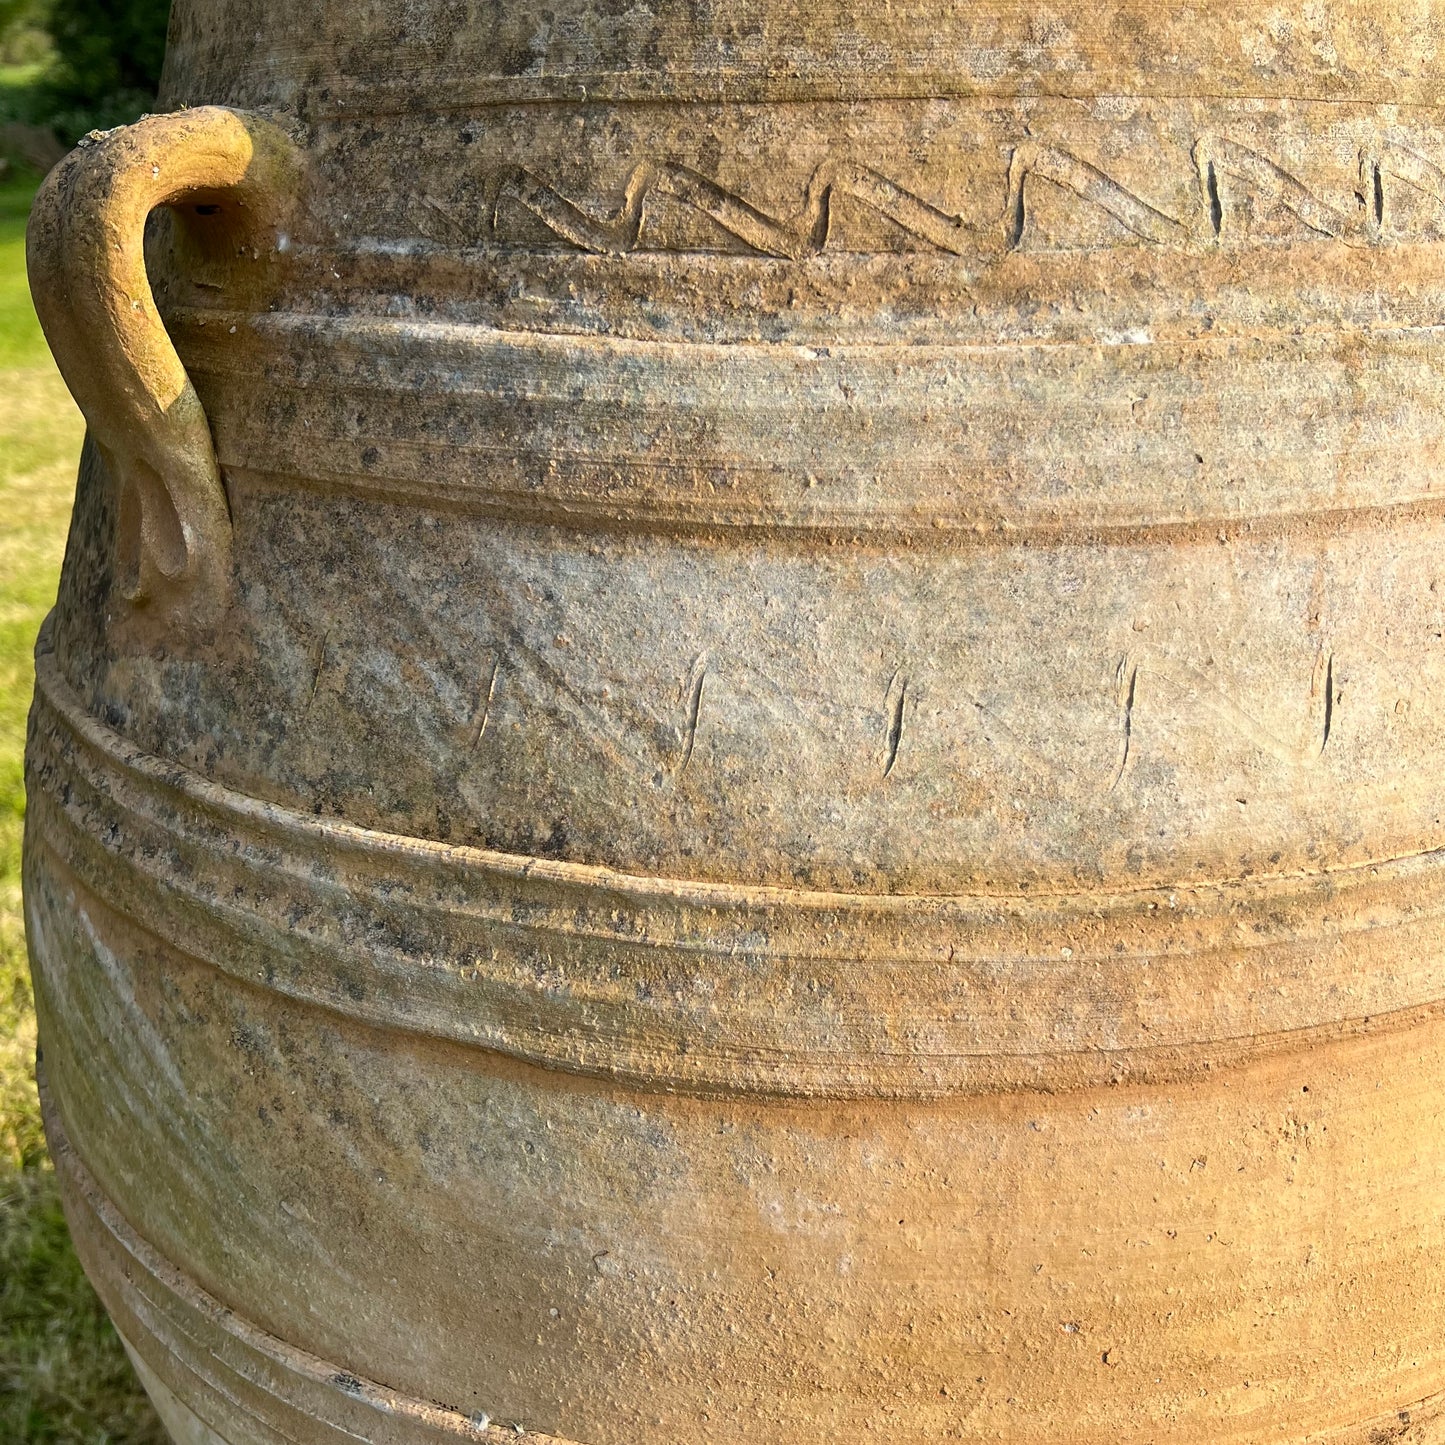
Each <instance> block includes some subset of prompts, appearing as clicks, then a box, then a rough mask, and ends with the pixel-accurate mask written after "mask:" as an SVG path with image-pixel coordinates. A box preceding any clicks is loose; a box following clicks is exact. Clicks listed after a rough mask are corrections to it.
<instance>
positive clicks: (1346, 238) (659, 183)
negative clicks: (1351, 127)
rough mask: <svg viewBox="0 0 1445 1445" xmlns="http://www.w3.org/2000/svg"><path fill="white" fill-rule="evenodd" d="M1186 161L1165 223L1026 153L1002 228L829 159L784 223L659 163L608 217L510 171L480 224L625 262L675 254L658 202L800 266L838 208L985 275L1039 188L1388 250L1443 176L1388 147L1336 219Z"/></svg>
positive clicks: (1151, 221)
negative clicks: (1286, 226)
mask: <svg viewBox="0 0 1445 1445" xmlns="http://www.w3.org/2000/svg"><path fill="white" fill-rule="evenodd" d="M1191 159H1192V162H1193V167H1194V177H1193V181H1194V185H1193V191H1194V194H1195V196H1196V197H1197V200H1196V204H1195V206H1194V208H1193V210H1192V211H1191V212H1190V213H1189V214H1187V215H1171V214H1170V213H1169V212H1168V211H1166V210H1164V209H1163V208H1161V207H1160V206H1156V205H1154V204H1152V203H1151V202H1150V201H1148V200H1146V199H1144V198H1143V197H1141V196H1139V195H1137V194H1135V193H1134V192H1133V191H1132V190H1130V189H1129V188H1128V187H1126V186H1124V185H1122V184H1120V183H1119V182H1118V181H1117V180H1115V179H1114V178H1113V177H1111V176H1110V175H1108V174H1107V173H1106V172H1105V171H1103V170H1101V169H1099V167H1097V166H1096V165H1094V164H1093V163H1092V162H1090V161H1088V160H1085V159H1084V158H1082V157H1081V156H1078V155H1075V154H1074V153H1073V152H1071V151H1069V150H1066V149H1064V148H1062V147H1060V146H1057V145H1053V144H1049V143H1047V142H1044V141H1039V140H1034V139H1029V140H1026V141H1024V142H1023V143H1021V144H1020V145H1018V146H1017V147H1015V149H1014V150H1013V153H1012V156H1011V158H1010V161H1009V165H1008V173H1007V192H1006V199H1005V203H1004V207H1003V212H1002V214H1001V215H999V216H995V217H991V218H986V219H983V220H977V221H976V220H971V219H970V218H969V217H967V216H965V215H962V214H958V213H954V212H949V211H946V210H944V209H942V208H941V207H939V206H938V205H935V204H934V203H933V202H932V201H930V200H928V199H926V198H925V197H923V196H920V195H918V194H917V193H916V192H914V191H911V190H909V189H907V188H906V187H904V186H902V185H900V184H899V183H898V182H897V181H894V180H892V179H891V178H890V177H889V176H887V175H885V174H884V173H883V172H882V171H879V170H877V169H875V168H874V167H872V166H869V165H865V164H862V163H859V162H857V161H853V160H847V159H842V158H830V159H829V160H827V161H825V162H824V163H823V164H822V165H820V166H819V167H818V168H817V169H816V170H815V171H814V172H813V174H812V176H811V177H810V178H809V180H808V183H807V186H806V188H805V190H804V193H803V197H802V203H801V205H800V207H799V208H798V209H797V211H795V212H794V213H792V214H791V215H772V214H770V213H769V212H768V211H766V210H763V209H762V208H761V207H759V206H756V205H754V204H753V203H752V202H751V201H749V200H748V199H747V198H746V197H745V196H743V195H741V194H739V193H738V192H737V191H734V190H730V189H728V188H727V187H726V186H723V185H720V184H719V183H718V182H717V181H715V180H712V179H710V178H709V177H707V176H705V175H703V174H702V173H701V172H699V171H697V170H695V169H693V168H692V167H691V166H688V165H685V164H683V163H681V162H679V161H672V160H668V161H661V162H653V161H644V162H642V163H641V164H639V165H637V166H636V167H634V168H633V170H632V172H631V174H630V176H629V177H628V180H627V182H626V185H625V187H624V189H623V194H622V200H621V203H620V204H619V205H618V206H617V207H616V208H615V209H613V210H611V211H606V210H602V209H600V208H598V207H597V206H595V205H587V204H584V203H583V202H581V201H578V200H574V199H572V198H571V197H569V196H567V195H564V194H563V193H562V192H561V191H560V190H558V189H557V188H556V187H555V186H553V185H551V184H550V183H548V182H547V181H546V180H544V179H542V178H540V177H539V176H538V175H536V174H535V173H534V172H533V171H531V170H528V169H526V168H523V167H517V168H515V169H512V170H509V171H506V172H504V173H502V174H500V175H499V176H496V177H494V178H493V182H492V197H491V202H490V206H489V210H490V217H489V219H490V222H491V230H492V234H493V236H494V237H497V238H498V239H504V238H503V237H502V235H501V232H502V222H501V215H502V212H503V210H504V209H505V207H506V205H507V203H508V202H512V203H515V204H517V205H520V206H521V207H522V208H523V209H524V210H525V211H527V212H529V213H530V214H531V215H532V216H534V217H535V218H536V219H537V220H539V221H540V222H541V223H542V224H543V225H544V226H545V227H546V228H547V229H548V230H549V231H550V232H551V233H552V234H553V235H554V236H556V237H557V238H558V239H559V240H562V241H565V242H566V243H568V244H569V245H571V246H574V247H576V248H577V249H578V250H580V251H586V252H590V253H593V254H596V255H626V254H629V253H632V252H638V251H655V250H669V249H684V248H679V247H670V246H668V245H666V244H665V243H659V242H658V241H657V240H656V239H655V238H653V237H649V236H645V235H644V227H645V219H646V213H647V208H648V205H649V203H651V202H655V201H658V200H661V199H668V200H672V201H676V202H680V203H681V204H682V205H683V206H685V207H688V208H690V209H691V210H693V211H695V212H698V213H699V214H701V215H704V216H706V217H708V218H709V219H710V220H712V221H713V222H715V223H716V224H717V225H718V226H719V227H720V228H721V229H722V230H723V231H724V232H726V233H727V235H729V236H730V237H732V238H733V239H734V240H735V241H737V242H740V243H741V244H742V245H743V246H745V247H747V248H748V249H749V250H751V251H753V252H755V253H756V254H759V255H763V256H776V257H781V258H786V259H789V260H802V259H804V258H806V257H809V256H817V255H821V254H822V253H823V252H824V251H825V250H826V249H827V247H828V242H829V236H830V233H831V229H832V220H833V206H834V202H835V201H836V200H837V199H838V198H839V197H845V196H846V197H848V198H849V199H850V200H852V201H855V202H858V203H861V204H862V205H863V206H865V207H867V208H869V209H870V210H872V211H873V212H875V213H876V214H878V215H879V216H882V217H885V218H886V219H887V220H889V221H891V222H893V223H894V224H895V225H896V226H898V227H900V228H901V229H902V230H903V231H904V232H905V233H906V234H907V235H908V236H910V237H912V238H913V239H914V240H916V241H918V242H921V243H923V246H925V247H929V248H932V249H934V250H937V251H940V252H944V253H946V254H949V255H954V256H959V257H964V258H969V259H971V260H973V261H975V262H977V263H980V264H985V263H987V262H988V261H990V260H992V259H996V258H998V257H1001V256H1003V255H1006V254H1007V253H1008V252H1010V251H1013V250H1016V249H1018V248H1019V246H1020V245H1021V244H1022V242H1023V239H1024V233H1025V227H1026V225H1027V219H1028V200H1029V192H1030V188H1031V185H1032V184H1035V183H1037V182H1039V181H1047V182H1050V183H1052V184H1053V185H1055V186H1060V187H1062V188H1064V189H1065V190H1068V191H1071V192H1072V193H1073V194H1074V195H1076V196H1078V197H1079V198H1080V199H1081V200H1083V201H1085V202H1087V203H1088V204H1089V205H1090V206H1093V207H1095V208H1096V209H1097V210H1099V211H1102V212H1104V213H1105V214H1106V215H1108V216H1110V217H1112V218H1113V219H1114V221H1116V222H1117V223H1118V224H1119V226H1120V227H1122V228H1123V230H1124V231H1125V232H1127V233H1128V234H1129V235H1130V236H1131V237H1132V238H1134V240H1135V241H1136V242H1143V243H1145V244H1149V245H1154V246H1167V247H1181V248H1195V247H1202V246H1208V245H1213V244H1217V243H1220V242H1223V241H1226V240H1228V239H1230V238H1231V234H1232V233H1233V235H1235V236H1238V237H1240V238H1241V239H1243V238H1244V237H1243V234H1242V233H1243V231H1244V230H1245V225H1246V222H1245V219H1244V212H1243V209H1242V207H1240V206H1239V205H1238V204H1237V202H1232V200H1231V197H1232V196H1235V195H1236V194H1237V193H1238V192H1241V191H1242V192H1245V193H1248V194H1249V195H1250V196H1252V197H1253V198H1254V199H1255V201H1256V202H1258V203H1259V204H1262V205H1263V206H1266V207H1276V208H1282V209H1283V210H1285V211H1288V212H1290V213H1292V214H1293V215H1294V217H1295V218H1296V219H1297V220H1298V221H1299V222H1300V224H1301V225H1302V227H1303V228H1304V230H1305V232H1306V233H1307V234H1310V235H1313V236H1315V237H1318V238H1322V239H1326V240H1330V241H1336V242H1340V243H1342V244H1344V245H1347V246H1370V245H1378V244H1380V243H1382V242H1383V241H1384V240H1385V239H1386V213H1387V206H1388V196H1389V193H1390V191H1391V189H1392V187H1393V186H1395V185H1402V186H1406V187H1409V188H1411V189H1412V190H1414V191H1417V192H1419V193H1421V194H1423V195H1424V196H1426V197H1427V198H1429V199H1430V200H1432V201H1434V202H1435V203H1436V204H1437V205H1439V206H1440V207H1441V208H1442V209H1445V170H1442V168H1441V167H1439V166H1437V165H1436V164H1435V163H1434V162H1433V161H1431V160H1429V159H1427V158H1426V157H1424V156H1422V155H1420V154H1418V153H1416V152H1415V151H1412V150H1409V149H1407V148H1404V147H1401V146H1398V145H1394V144H1386V145H1381V146H1379V147H1373V148H1372V147H1366V148H1363V149H1361V151H1360V153H1359V166H1358V172H1357V174H1356V176H1355V177H1354V178H1353V192H1352V194H1351V195H1350V197H1349V198H1348V203H1347V204H1345V205H1339V204H1336V203H1334V202H1332V201H1330V200H1326V199H1324V198H1323V197H1322V196H1320V195H1318V194H1317V193H1316V192H1315V191H1314V190H1312V189H1311V188H1310V187H1309V186H1307V185H1305V184H1304V182H1302V181H1301V180H1300V179H1299V178H1298V177H1296V176H1295V175H1293V174H1292V173H1291V172H1290V171H1288V170H1287V169H1285V168H1284V167H1283V166H1282V165H1280V164H1279V163H1278V162H1277V161H1276V160H1274V159H1273V158H1272V157H1270V156H1268V155H1266V154H1264V153H1262V152H1261V151H1258V150H1254V149H1252V148H1251V147H1249V146H1247V145H1245V144H1243V143H1242V142H1240V141H1238V140H1235V139H1233V138H1231V137H1230V136H1227V135H1224V134H1217V133H1207V134H1204V135H1201V136H1199V137H1198V139H1197V140H1196V141H1195V144H1194V146H1193V148H1192V152H1191Z"/></svg>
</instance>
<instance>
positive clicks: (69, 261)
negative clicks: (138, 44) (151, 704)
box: [26, 106, 297, 634]
mask: <svg viewBox="0 0 1445 1445" xmlns="http://www.w3.org/2000/svg"><path fill="white" fill-rule="evenodd" d="M296 171H297V151H296V147H295V145H294V143H293V142H292V141H291V139H290V137H289V136H287V135H286V133H285V132H284V131H283V130H281V129H280V127H278V126H276V125H275V124H273V123H272V122H270V121H268V120H265V119H263V118H261V117H259V116H254V115H248V114H245V113H243V112H241V111H235V110H229V109H226V108H224V107H220V106H204V107H199V108H197V109H195V110H185V111H178V112H176V113H174V114H170V115H153V116H146V117H145V118H144V119H142V120H140V121H138V122H137V123H136V124H135V125H130V126H124V127H121V128H120V129H117V130H112V131H107V132H99V131H96V132H92V133H91V135H89V136H87V137H86V139H85V140H83V141H81V143H80V144H79V146H77V147H76V149H75V150H73V151H72V152H71V153H70V155H68V156H67V157H66V158H65V159H64V160H63V161H61V162H60V164H59V165H57V166H56V167H55V169H54V170H53V171H52V172H51V173H50V175H49V176H48V177H47V179H46V181H45V183H44V185H43V186H42V187H41V189H40V193H39V195H38V196H37V197H36V200H35V205H34V208H33V209H32V211H31V215H30V225H29V230H28V233H27V237H26V248H27V262H28V266H29V271H30V289H31V293H32V295H33V296H34V298H35V309H36V311H37V313H38V314H39V317H40V324H41V326H42V327H43V328H44V331H45V336H46V340H47V341H49V343H50V348H51V350H52V351H53V352H54V354H55V359H56V362H57V363H58V364H59V367H60V371H61V374H62V376H63V377H64V378H65V383H66V385H67V386H68V387H69V388H70V391H71V394H72V395H73V396H74V397H75V400H76V403H77V404H78V405H79V407H80V410H81V412H82V413H83V414H84V416H85V420H86V424H87V426H88V427H89V430H90V436H91V439H92V441H93V442H94V444H95V445H96V447H97V448H98V449H99V452H100V454H101V457H102V458H103V460H104V461H105V463H106V464H107V467H108V470H109V472H110V474H111V477H112V479H113V481H114V483H115V485H116V487H117V492H118V510H117V525H116V532H117V551H118V554H119V559H118V560H119V572H120V578H121V585H122V588H123V590H124V592H125V595H126V596H127V598H128V599H129V601H130V602H131V603H132V604H133V605H134V607H135V608H137V609H139V610H140V611H143V612H144V613H145V614H147V615H149V616H151V617H154V618H155V619H156V620H157V621H159V622H160V623H161V624H162V625H164V626H165V627H167V628H168V629H171V630H174V631H176V632H179V633H183V634H184V633H194V632H196V631H198V630H199V631H206V630H209V629H210V628H211V627H213V626H214V624H215V623H216V621H217V620H218V619H219V617H220V615H221V614H222V613H223V612H224V610H225V606H226V603H227V599H228V594H229V589H230V579H231V516H230V508H229V505H228V503H227V500H226V492H225V487H224V485H223V484H222V481H221V471H220V466H219V464H218V462H217V460H216V449H215V445H214V443H213V441H212V439H211V431H210V426H209V424H208V423H207V421H206V413H205V409H204V408H203V407H202V405H201V400H200V397H199V396H197V395H196V390H195V388H194V387H193V386H192V385H191V381H190V378H189V377H188V376H187V375H186V371H185V368H184V366H182V365H181V359H180V357H179V356H177V355H176V350H175V347H174V346H173V345H172V344H171V340H170V337H169V336H167V335H166V331H165V327H164V326H163V325H162V323H161V318H160V313H159V311H158V310H157V308H156V302H155V297H154V296H153V295H152V294H151V287H150V282H149V280H148V278H147V276H146V265H145V229H146V218H147V217H148V216H149V215H150V213H151V211H152V210H153V209H154V208H155V207H157V206H162V205H176V204H177V203H179V202H182V201H186V202H192V203H195V205H196V210H197V211H199V212H200V213H201V214H202V215H204V216H206V217H207V218H208V229H209V230H211V233H212V234H213V235H214V236H215V237H216V238H217V239H218V240H223V241H224V245H225V251H226V254H227V255H228V256H229V258H230V259H231V260H232V261H234V260H235V258H236V257H237V256H238V255H240V256H246V257H258V258H259V257H260V256H261V255H263V254H265V255H269V254H271V253H272V252H274V250H275V248H276V245H277V226H278V225H279V224H280V223H281V220H282V218H283V217H284V214H285V212H286V211H287V210H288V209H289V207H290V203H291V197H292V196H293V195H294V193H295V184H294V180H295V173H296ZM212 223H213V224H212Z"/></svg>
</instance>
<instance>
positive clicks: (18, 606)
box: [0, 77, 165, 1445]
mask: <svg viewBox="0 0 1445 1445" xmlns="http://www.w3.org/2000/svg"><path fill="white" fill-rule="evenodd" d="M0 80H3V77H0ZM34 189H35V183H34V181H33V180H32V181H28V182H27V181H12V182H10V183H8V184H0V1442H3V1445H162V1442H163V1441H164V1438H165V1437H164V1435H163V1434H162V1433H161V1430H160V1427H159V1425H158V1423H157V1422H156V1420H155V1417H154V1415H153V1414H152V1412H151V1410H150V1408H149V1406H148V1404H147V1403H146V1401H145V1397H144V1395H143V1394H142V1393H141V1390H140V1387H139V1385H138V1384H137V1383H136V1380H135V1376H134V1374H133V1373H132V1372H131V1369H130V1365H129V1363H128V1362H127V1360H126V1358H125V1354H124V1352H123V1351H122V1349H121V1346H120V1341H119V1339H118V1338H117V1336H116V1334H115V1331H114V1330H113V1329H112V1328H111V1326H110V1322H109V1321H108V1320H107V1319H106V1317H105V1313H104V1311H103V1310H102V1309H101V1306H100V1302H99V1301H98V1300H97V1299H96V1297H95V1294H94V1292H93V1291H92V1290H91V1288H90V1286H89V1284H87V1282H86V1280H85V1276H84V1275H83V1274H82V1273H81V1269H80V1265H79V1263H78V1262H77V1260H76V1258H75V1253H74V1251H73V1250H72V1249H71V1247H70V1239H69V1236H68V1235H67V1234H66V1231H65V1222H64V1220H63V1219H62V1217H61V1213H60V1201H59V1195H58V1192H57V1189H56V1183H55V1175H54V1172H53V1170H52V1169H51V1168H50V1164H49V1161H48V1159H47V1157H46V1154H45V1146H44V1140H43V1138H42V1135H41V1131H40V1107H39V1103H38V1101H37V1099H36V1095H35V1069H34V1057H35V1011H34V1005H33V1000H32V997H31V992H30V974H29V968H28V965H27V963H26V958H25V942H24V931H23V923H22V917H21V907H20V837H21V829H22V827H23V823H24V811H25V794H24V785H23V754H24V749H25V716H26V713H27V711H28V710H29V705H30V692H31V681H32V665H31V649H32V647H33V646H34V642H35V634H36V631H37V629H38V628H39V626H40V623H41V620H42V619H43V618H44V616H45V613H46V611H47V610H48V609H49V607H50V605H51V603H52V602H53V601H54V599H55V586H56V579H57V577H58V575H59V571H60V559H61V554H62V551H63V549H64V545H65V527H66V522H67V519H68V517H69V513H70V499H71V492H72V490H73V487H74V482H75V463H76V458H77V456H78V454H79V451H80V441H81V435H82V424H81V421H80V417H79V414H78V413H77V412H76V410H75V406H74V404H73V403H72V402H71V400H70V397H69V395H68V394H67V392H66V390H65V386H64V383H63V382H62V381H61V380H60V376H59V374H58V373H57V372H56V370H55V366H54V364H53V362H52V361H51V360H50V355H49V352H48V351H47V350H46V347H45V341H44V338H43V337H42V335H41V332H40V326H39V323H38V322H37V321H36V319H35V314H34V311H33V310H32V309H31V306H30V294H29V290H28V287H27V286H26V282H25V216H26V213H27V211H28V209H29V205H30V199H31V196H32V195H33V193H34Z"/></svg>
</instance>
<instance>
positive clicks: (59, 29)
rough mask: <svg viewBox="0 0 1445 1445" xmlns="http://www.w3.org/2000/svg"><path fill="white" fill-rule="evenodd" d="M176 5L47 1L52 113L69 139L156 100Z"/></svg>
mask: <svg viewBox="0 0 1445 1445" xmlns="http://www.w3.org/2000/svg"><path fill="white" fill-rule="evenodd" d="M0 3H4V0H0ZM170 9H171V6H170V0H48V14H47V15H46V29H47V30H48V31H49V34H50V39H51V43H52V44H53V46H54V47H55V60H54V63H53V65H52V67H51V70H50V73H49V75H48V77H47V83H48V87H49V89H50V91H51V96H52V115H51V117H50V119H51V123H52V124H53V125H55V128H56V130H57V131H59V132H60V133H61V138H62V139H63V140H67V141H69V140H75V139H78V137H79V136H81V135H83V134H84V133H85V131H87V130H90V129H93V128H95V127H96V126H99V127H102V128H104V127H106V126H111V125H119V124H123V123H124V122H127V121H131V120H134V119H135V118H136V116H138V115H139V114H140V113H141V112H142V111H144V110H145V109H146V108H147V107H148V106H150V105H151V103H152V102H153V101H154V100H155V94H156V86H157V85H158V84H159V82H160V77H161V60H162V59H163V58H164V56H165V49H166V22H167V20H168V19H169V16H170ZM87 121H89V124H86V122H87Z"/></svg>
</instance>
